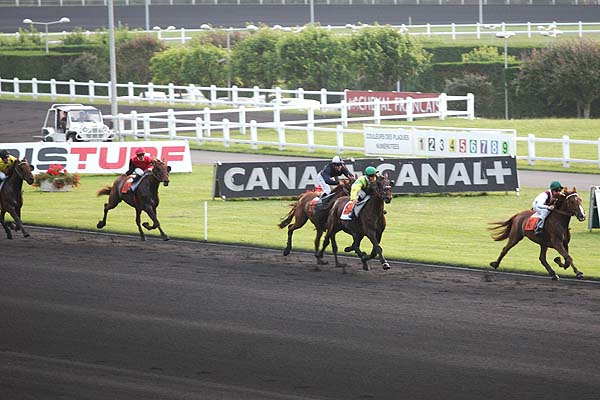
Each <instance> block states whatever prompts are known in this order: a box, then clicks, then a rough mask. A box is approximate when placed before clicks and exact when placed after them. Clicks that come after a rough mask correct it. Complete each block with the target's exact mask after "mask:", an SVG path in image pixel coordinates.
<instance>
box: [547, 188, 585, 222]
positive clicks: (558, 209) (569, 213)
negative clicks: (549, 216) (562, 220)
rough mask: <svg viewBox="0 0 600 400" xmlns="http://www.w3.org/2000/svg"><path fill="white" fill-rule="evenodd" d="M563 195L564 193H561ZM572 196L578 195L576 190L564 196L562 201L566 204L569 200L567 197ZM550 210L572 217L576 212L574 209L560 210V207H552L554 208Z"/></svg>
mask: <svg viewBox="0 0 600 400" xmlns="http://www.w3.org/2000/svg"><path fill="white" fill-rule="evenodd" d="M563 196H564V195H563ZM572 196H577V197H579V195H578V194H577V193H576V192H573V193H571V194H569V195H567V196H565V198H564V200H563V201H564V203H565V204H566V202H567V200H569V198H570V197H572ZM552 211H556V212H557V213H559V214H562V215H568V216H569V217H574V216H576V215H577V213H576V212H574V211H568V210H562V209H560V208H555V209H554V210H552Z"/></svg>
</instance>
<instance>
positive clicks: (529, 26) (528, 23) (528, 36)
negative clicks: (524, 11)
mask: <svg viewBox="0 0 600 400" xmlns="http://www.w3.org/2000/svg"><path fill="white" fill-rule="evenodd" d="M527 38H529V39H531V22H529V21H527Z"/></svg>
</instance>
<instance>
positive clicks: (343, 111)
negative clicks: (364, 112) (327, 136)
mask: <svg viewBox="0 0 600 400" xmlns="http://www.w3.org/2000/svg"><path fill="white" fill-rule="evenodd" d="M340 118H341V120H342V125H343V126H344V128H347V127H348V103H346V100H342V101H341V102H340Z"/></svg>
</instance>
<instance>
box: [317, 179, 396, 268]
mask: <svg viewBox="0 0 600 400" xmlns="http://www.w3.org/2000/svg"><path fill="white" fill-rule="evenodd" d="M392 184H393V182H391V181H390V180H389V179H388V176H387V174H384V175H378V176H377V178H376V180H375V181H374V182H371V183H370V185H369V186H368V187H367V188H366V190H365V192H366V193H367V195H370V198H369V200H368V201H367V202H366V203H365V205H364V206H363V208H362V210H361V211H360V214H359V215H358V218H356V217H355V218H354V219H352V220H350V221H345V220H341V219H340V216H341V215H342V212H343V211H344V207H345V206H346V203H348V201H349V200H350V197H347V196H343V197H340V198H339V199H337V200H336V202H335V203H334V205H333V207H332V208H331V210H330V211H329V216H328V218H327V234H326V235H325V239H324V241H323V248H322V249H321V251H320V252H319V255H318V257H317V258H323V253H324V252H325V248H326V247H327V246H328V245H329V242H330V241H331V248H332V250H333V256H334V258H335V266H336V267H342V268H344V273H345V272H346V270H345V267H346V265H345V264H340V262H339V261H338V256H337V253H338V246H337V242H336V240H335V235H336V234H337V233H338V232H339V231H340V230H343V231H344V232H346V233H348V234H349V235H352V245H350V246H348V247H346V248H345V249H344V251H345V252H350V251H352V250H354V251H355V252H356V255H358V257H360V260H361V261H362V267H363V269H364V270H365V271H369V270H370V268H369V265H368V264H367V261H369V260H370V259H372V258H375V256H379V262H380V263H381V266H382V267H383V269H384V270H387V269H390V264H389V263H388V262H387V260H386V259H385V257H384V256H383V249H382V248H381V245H380V242H381V237H382V235H383V231H384V230H385V226H386V219H385V215H384V204H389V203H390V202H391V201H392ZM365 236H366V237H367V238H368V239H369V240H370V241H371V244H372V245H373V249H372V250H371V254H370V255H367V253H363V252H362V251H361V250H360V242H361V241H362V239H363V238H364V237H365Z"/></svg>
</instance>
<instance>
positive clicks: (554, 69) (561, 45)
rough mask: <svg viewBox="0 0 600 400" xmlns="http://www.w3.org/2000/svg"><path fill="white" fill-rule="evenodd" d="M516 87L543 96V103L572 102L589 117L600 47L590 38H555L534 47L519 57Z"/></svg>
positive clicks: (599, 84)
mask: <svg viewBox="0 0 600 400" xmlns="http://www.w3.org/2000/svg"><path fill="white" fill-rule="evenodd" d="M518 84H519V91H525V92H529V93H530V94H533V95H535V96H536V97H538V98H541V99H543V100H544V101H545V102H546V104H547V105H557V104H558V105H567V104H569V103H575V105H576V107H577V116H578V117H582V116H583V118H589V117H590V111H591V105H592V102H593V101H594V100H596V99H598V98H600V48H599V46H598V43H597V42H596V41H594V40H591V39H577V40H568V41H564V42H558V43H555V44H552V45H550V46H549V47H547V48H545V49H541V50H534V51H532V52H531V54H530V55H529V56H526V57H525V58H524V60H523V66H522V68H521V72H520V73H519V77H518Z"/></svg>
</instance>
